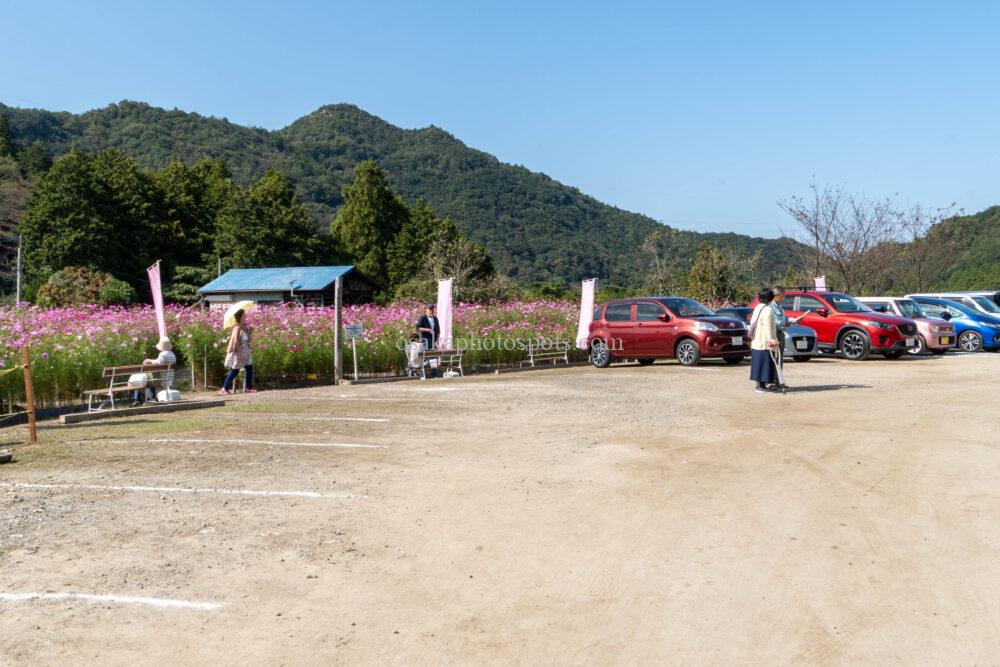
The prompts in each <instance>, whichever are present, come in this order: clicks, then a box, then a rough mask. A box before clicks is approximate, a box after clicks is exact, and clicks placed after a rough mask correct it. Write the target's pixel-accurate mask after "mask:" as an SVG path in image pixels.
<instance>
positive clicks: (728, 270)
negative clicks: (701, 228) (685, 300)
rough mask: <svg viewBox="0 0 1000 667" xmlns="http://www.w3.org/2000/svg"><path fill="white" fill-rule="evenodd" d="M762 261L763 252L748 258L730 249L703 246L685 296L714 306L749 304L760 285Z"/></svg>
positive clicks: (690, 273) (694, 264) (706, 244)
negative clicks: (721, 304) (720, 303)
mask: <svg viewBox="0 0 1000 667" xmlns="http://www.w3.org/2000/svg"><path fill="white" fill-rule="evenodd" d="M760 262H761V252H760V251H758V252H757V253H756V254H754V255H753V256H751V257H744V256H741V255H738V254H737V253H735V252H733V251H732V250H730V249H728V248H727V249H719V248H713V247H712V246H710V245H709V244H708V243H703V244H702V245H701V247H700V248H698V254H697V255H696V256H695V259H694V263H693V264H692V265H691V270H690V272H689V273H688V282H687V290H685V294H686V295H687V296H690V297H691V298H694V299H698V300H700V301H710V302H713V303H719V302H723V303H730V302H739V303H745V302H747V301H749V300H750V299H751V298H752V295H753V293H754V292H755V291H756V287H757V286H758V285H759V283H760V281H758V280H756V278H757V269H758V267H759V265H760Z"/></svg>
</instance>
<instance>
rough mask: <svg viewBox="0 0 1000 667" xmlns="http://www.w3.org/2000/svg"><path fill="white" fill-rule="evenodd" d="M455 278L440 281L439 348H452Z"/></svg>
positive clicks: (438, 309) (438, 311)
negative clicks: (452, 301) (452, 289)
mask: <svg viewBox="0 0 1000 667" xmlns="http://www.w3.org/2000/svg"><path fill="white" fill-rule="evenodd" d="M453 280H454V278H448V279H447V280H439V281H438V302H437V318H438V324H439V325H440V327H441V336H440V337H439V338H438V342H437V346H438V349H439V350H450V349H451V344H452V340H451V319H452V317H451V316H452V312H451V283H452V281H453Z"/></svg>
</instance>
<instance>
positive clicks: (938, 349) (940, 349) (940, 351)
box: [931, 347, 948, 357]
mask: <svg viewBox="0 0 1000 667" xmlns="http://www.w3.org/2000/svg"><path fill="white" fill-rule="evenodd" d="M947 351H948V348H946V347H932V348H931V354H936V355H938V356H939V357H940V356H941V355H942V354H944V353H945V352H947Z"/></svg>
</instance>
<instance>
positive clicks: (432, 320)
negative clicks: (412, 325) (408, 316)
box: [417, 303, 441, 350]
mask: <svg viewBox="0 0 1000 667" xmlns="http://www.w3.org/2000/svg"><path fill="white" fill-rule="evenodd" d="M417 333H419V334H420V338H421V339H422V340H423V342H424V347H425V348H427V349H428V350H433V349H434V347H435V346H436V345H437V341H438V338H439V337H440V336H441V323H440V322H439V321H438V318H437V317H436V316H435V315H434V304H432V303H429V304H427V305H426V306H424V314H423V315H421V316H420V319H419V320H417Z"/></svg>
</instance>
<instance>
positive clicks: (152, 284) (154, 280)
mask: <svg viewBox="0 0 1000 667" xmlns="http://www.w3.org/2000/svg"><path fill="white" fill-rule="evenodd" d="M146 273H148V274H149V288H150V290H152V292H153V308H155V309H156V328H157V329H159V331H160V338H166V337H167V318H166V315H164V313H163V289H162V287H161V285H160V261H159V260H157V261H156V264H153V265H152V266H151V267H149V268H148V269H146Z"/></svg>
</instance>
